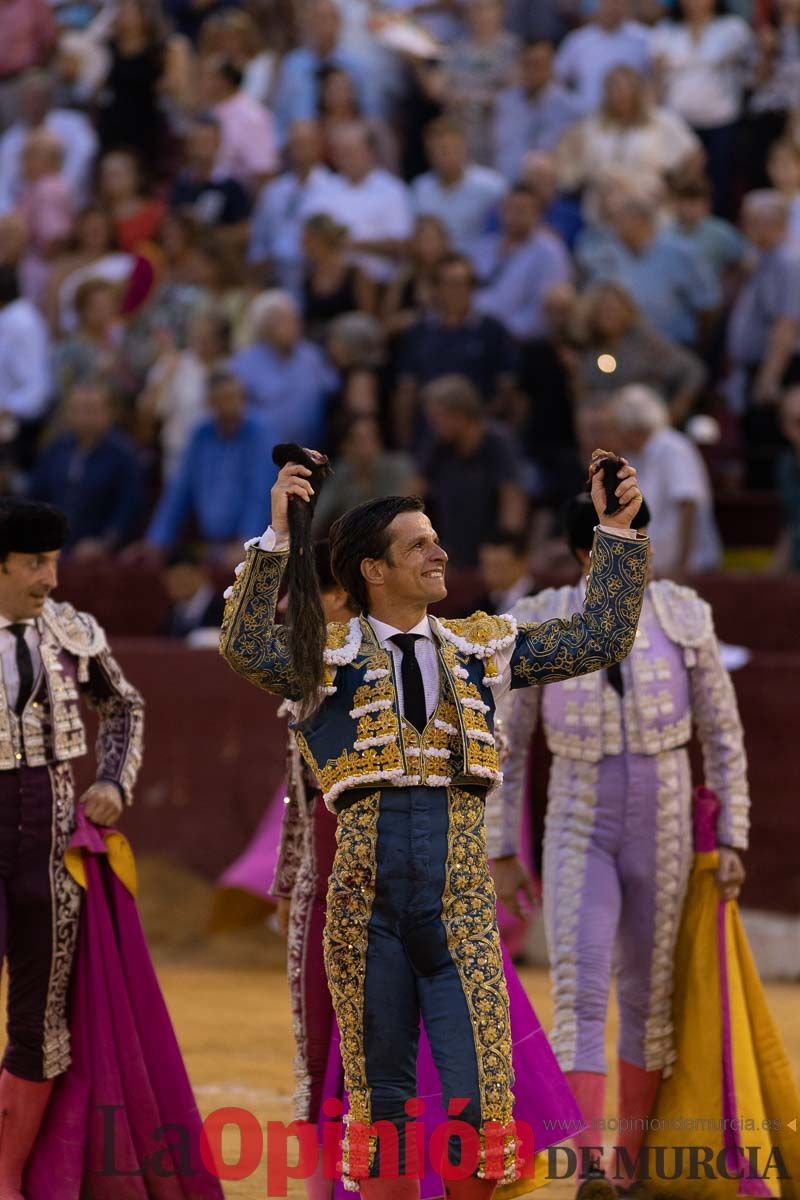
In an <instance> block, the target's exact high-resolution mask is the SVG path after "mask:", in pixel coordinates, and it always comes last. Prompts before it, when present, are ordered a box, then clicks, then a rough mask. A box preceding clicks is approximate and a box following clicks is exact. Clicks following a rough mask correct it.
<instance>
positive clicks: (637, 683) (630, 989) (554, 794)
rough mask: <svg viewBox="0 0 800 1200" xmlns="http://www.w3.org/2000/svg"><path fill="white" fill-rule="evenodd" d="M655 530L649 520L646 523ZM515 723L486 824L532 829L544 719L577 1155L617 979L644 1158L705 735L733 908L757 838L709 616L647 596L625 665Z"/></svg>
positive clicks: (536, 693)
mask: <svg viewBox="0 0 800 1200" xmlns="http://www.w3.org/2000/svg"><path fill="white" fill-rule="evenodd" d="M648 519H649V517H648V514H647V511H646V506H645V505H643V507H642V510H641V513H640V514H639V518H638V519H637V521H636V523H637V524H639V523H640V522H641V523H642V524H646V522H647V520H648ZM566 524H567V533H568V537H569V540H570V543H571V547H572V549H573V552H574V553H575V555H576V557H577V558H578V560H579V561H580V562H581V564H582V565H583V566H584V568H585V566H586V565H587V563H588V552H589V547H590V546H591V538H592V526H593V524H594V517H593V514H592V510H591V502H590V500H589V497H588V496H581V497H578V498H576V499H575V500H574V501H572V502H571V504H570V505H569V506H568V508H567V512H566ZM584 587H585V584H584V581H583V580H582V581H581V582H580V583H579V584H578V585H577V586H575V587H564V588H559V589H550V590H547V591H544V592H541V593H540V594H539V595H537V596H532V597H527V598H525V599H523V600H521V601H519V603H518V604H517V605H516V606H515V608H514V610H513V614H514V616H515V617H516V619H517V620H518V621H546V620H549V619H551V618H553V617H564V616H566V615H568V614H569V613H570V612H572V611H573V609H574V607H575V605H576V604H580V602H581V597H582V595H583V591H584ZM502 716H503V719H504V722H505V724H506V725H507V727H508V728H509V729H513V731H514V736H513V738H512V739H511V740H510V745H509V748H508V751H507V754H506V757H505V759H504V762H503V772H504V782H503V784H502V787H501V789H500V800H501V801H502V803H501V804H499V806H497V808H496V811H494V812H493V814H492V815H491V817H490V818H489V819H488V820H487V824H488V826H489V840H490V842H491V838H492V837H493V836H495V837H506V838H507V837H508V836H509V834H510V828H511V827H513V826H515V825H516V823H517V821H518V819H519V813H520V807H521V805H522V803H523V796H524V791H525V779H526V767H527V758H528V748H529V745H530V740H531V737H532V735H533V732H534V729H535V727H536V723H537V721H538V720H539V719H540V717H541V719H542V721H543V723H544V730H545V734H546V737H547V742H548V746H549V748H550V751H551V752H552V755H553V762H552V768H551V772H550V784H549V799H548V808H547V818H546V823H545V841H544V871H543V876H544V878H543V884H544V918H545V929H546V934H547V943H548V949H549V954H550V964H551V971H552V983H553V992H554V1000H555V1012H554V1027H553V1031H552V1034H551V1037H552V1043H553V1048H554V1050H555V1052H556V1055H557V1057H558V1061H559V1063H560V1065H561V1067H562V1069H563V1070H564V1071H566V1072H567V1078H568V1079H569V1081H570V1084H571V1086H572V1090H573V1093H574V1095H575V1096H576V1098H577V1100H578V1102H579V1104H580V1107H581V1110H582V1112H583V1114H584V1117H585V1118H586V1119H587V1120H588V1122H589V1128H588V1130H587V1132H586V1134H585V1135H584V1136H583V1138H582V1139H579V1141H580V1140H582V1142H583V1144H584V1145H585V1146H594V1145H597V1144H599V1143H598V1129H599V1127H600V1122H601V1119H602V1117H603V1115H604V1111H605V1110H604V1106H605V1082H606V1059H605V1038H604V1031H605V1023H606V1010H607V1007H608V995H609V988H610V983H611V975H612V971H613V969H614V967H615V966H616V969H617V997H618V1002H619V1010H620V1034H619V1046H618V1057H619V1089H620V1092H619V1115H620V1118H628V1119H629V1120H630V1122H631V1128H630V1131H629V1132H627V1133H622V1134H621V1135H620V1138H619V1142H620V1145H624V1146H626V1148H627V1149H628V1151H629V1152H630V1153H632V1156H633V1157H635V1154H636V1151H637V1150H638V1147H639V1145H640V1143H641V1139H642V1133H641V1129H642V1128H643V1127H642V1126H641V1125H640V1126H639V1128H638V1130H637V1128H636V1124H635V1122H636V1121H637V1120H639V1121H641V1120H643V1119H644V1118H646V1117H647V1116H648V1115H649V1113H650V1110H651V1107H652V1104H653V1100H654V1098H655V1094H656V1091H657V1089H658V1083H659V1080H660V1078H661V1076H662V1074H663V1075H668V1074H669V1073H670V1070H671V1067H672V1064H673V1063H674V1061H675V1047H674V1038H673V1026H672V1012H671V1005H672V986H673V956H674V950H675V942H676V938H677V934H678V926H679V923H680V918H681V911H682V908H683V901H684V895H685V892H686V886H687V882H688V878H689V872H690V869H691V866H692V861H693V854H694V851H693V840H692V810H691V798H692V785H691V776H690V766H689V756H688V751H687V746H688V743H689V740H690V738H691V736H692V731H693V729H694V731H695V732H696V733H697V735H698V737H699V739H700V742H701V745H702V749H703V758H704V768H705V782H706V784H707V786H708V787H710V788H711V789H713V791H714V792H716V794H717V795H718V796H719V798H720V800H721V802H722V812H721V816H720V821H719V826H718V830H719V840H720V843H721V851H720V853H721V861H720V875H719V883H720V887H721V888H722V889H723V894H726V895H727V894H731V895H734V894H736V892H738V888H739V886H740V884H741V882H742V880H743V878H744V870H743V867H742V863H741V860H740V858H739V855H738V851H739V850H744V849H746V847H747V837H748V824H749V822H748V809H749V799H748V787H747V775H746V759H745V753H744V746H743V739H742V727H741V723H740V721H739V713H738V709H737V705H736V697H735V694H734V691H733V687H732V684H731V681H730V677H729V675H728V673H727V671H726V670H725V668H724V666H723V664H722V662H721V659H720V652H719V645H718V643H717V639H716V636H715V633H714V624H713V619H712V615H711V610H710V609H709V607H708V605H707V604H706V603H705V601H703V600H702V599H701V598H700V597H699V596H698V595H697V594H696V593H695V592H693V591H692V590H690V589H689V588H685V587H679V586H677V585H676V584H674V583H672V582H671V581H669V580H660V581H656V582H651V583H649V584H648V587H647V590H646V593H645V600H644V606H643V608H642V615H641V619H640V621H639V628H638V631H637V634H636V639H635V642H634V647H633V650H632V651H631V654H630V656H629V657H628V658H627V659H625V660H624V661H623V662H622V663H621V664H619V665H618V666H617V667H615V668H614V667H612V668H610V669H609V670H607V671H601V672H597V673H596V674H594V675H586V676H583V677H582V678H579V679H569V680H566V681H564V682H561V683H555V684H550V685H548V686H547V687H546V688H545V689H543V690H541V691H540V690H539V689H538V688H530V689H527V690H525V691H519V692H515V693H514V694H513V696H510V697H509V700H508V703H507V704H506V705H505V706H504V709H503V711H502ZM509 823H510V825H509ZM615 947H616V952H617V958H616V960H615V957H614V955H615ZM620 1128H622V1125H620ZM593 1173H594V1172H593ZM596 1173H597V1176H598V1178H597V1179H592V1180H591V1185H590V1184H589V1183H588V1182H587V1184H585V1185H584V1187H585V1188H586V1195H587V1196H588V1195H591V1196H592V1197H595V1198H596V1200H605V1198H606V1197H613V1196H615V1195H618V1194H630V1195H637V1196H638V1195H642V1196H645V1195H649V1194H650V1193H649V1192H647V1191H646V1189H645V1188H644V1185H643V1184H640V1183H635V1182H634V1181H633V1180H632V1179H628V1178H626V1179H625V1180H624V1181H623V1190H621V1191H615V1189H614V1187H612V1186H611V1184H610V1182H608V1181H605V1180H602V1173H601V1169H600V1167H599V1165H598V1166H597V1168H596ZM628 1189H629V1190H628Z"/></svg>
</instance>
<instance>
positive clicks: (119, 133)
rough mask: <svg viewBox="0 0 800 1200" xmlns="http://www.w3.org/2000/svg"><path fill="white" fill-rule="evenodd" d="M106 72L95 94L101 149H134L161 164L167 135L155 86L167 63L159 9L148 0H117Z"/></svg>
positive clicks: (149, 159) (151, 163)
mask: <svg viewBox="0 0 800 1200" xmlns="http://www.w3.org/2000/svg"><path fill="white" fill-rule="evenodd" d="M109 49H110V52H111V58H110V65H109V69H108V74H107V76H106V78H105V80H104V82H103V86H102V88H101V90H100V92H99V93H98V101H97V103H98V113H97V116H98V133H99V135H100V144H101V145H102V147H103V150H116V149H125V150H134V151H135V152H136V153H137V154H138V156H139V160H140V161H141V162H146V163H149V164H150V165H151V166H152V167H155V166H156V165H158V164H160V162H161V156H162V153H163V149H164V139H165V136H166V122H165V120H164V115H163V112H162V110H161V105H160V99H159V89H160V87H161V85H162V83H163V81H164V78H165V71H166V66H167V58H166V38H165V34H164V28H163V24H162V21H161V18H160V10H159V8H158V7H157V6H156V5H152V4H149V3H147V0H121V2H120V3H119V4H118V5H117V7H116V9H115V11H114V25H113V33H112V37H111V42H110V46H109Z"/></svg>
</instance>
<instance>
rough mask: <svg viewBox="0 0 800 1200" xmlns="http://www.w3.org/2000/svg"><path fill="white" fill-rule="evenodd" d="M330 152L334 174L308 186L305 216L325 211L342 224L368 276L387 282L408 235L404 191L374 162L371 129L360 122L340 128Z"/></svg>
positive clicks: (409, 221) (408, 208)
mask: <svg viewBox="0 0 800 1200" xmlns="http://www.w3.org/2000/svg"><path fill="white" fill-rule="evenodd" d="M332 151H333V158H334V165H335V167H336V171H337V174H335V175H329V176H327V177H326V178H324V179H322V180H320V181H319V182H318V183H317V184H316V185H315V186H314V187H313V188H312V189H310V191H309V193H308V195H307V198H306V200H305V203H304V205H303V214H304V216H306V217H311V216H314V215H315V214H316V213H327V214H328V216H329V217H333V219H334V220H335V221H337V222H338V223H339V224H340V225H344V226H345V227H346V228H347V230H348V231H349V234H350V248H351V250H352V251H353V253H354V261H355V262H356V263H358V265H359V266H360V267H361V268H362V270H363V271H364V272H365V274H367V275H368V276H369V277H370V278H371V279H374V280H375V281H376V282H377V283H386V282H387V281H388V280H389V279H391V278H392V276H393V275H394V273H395V269H396V262H397V259H398V258H399V256H400V254H401V252H402V250H403V247H404V245H405V242H406V240H407V238H408V237H409V236H410V234H411V225H412V218H411V205H410V201H409V195H408V189H407V188H406V186H405V184H403V183H401V181H400V180H399V179H397V178H395V176H394V175H390V174H389V172H388V171H384V170H383V169H382V168H381V167H378V166H376V164H375V152H374V148H373V145H372V139H371V137H370V132H369V129H368V128H367V126H366V125H364V124H363V123H359V122H357V121H356V122H353V123H352V124H351V125H344V126H340V127H339V128H338V129H337V130H336V133H335V135H334V137H333V142H332Z"/></svg>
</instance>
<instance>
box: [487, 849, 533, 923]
mask: <svg viewBox="0 0 800 1200" xmlns="http://www.w3.org/2000/svg"><path fill="white" fill-rule="evenodd" d="M489 866H490V867H491V871H492V878H493V879H494V890H495V891H496V892H497V899H498V900H500V901H502V903H503V904H505V906H506V908H507V909H508V911H509V912H510V913H513V914H514V916H515V917H524V916H525V911H524V910H523V907H522V905H521V904H520V892H522V893H523V894H524V895H525V897H526V899H527V900H528V904H529V905H530V906H531V907H533V905H534V904H535V903H536V897H535V896H534V894H533V882H532V881H531V877H530V873H529V871H528V868H527V867H526V866H525V864H524V862H523V861H522V859H521V858H520V857H519V856H518V855H516V854H508V855H506V856H505V857H503V858H493V859H492V860H491V862H490V863H489Z"/></svg>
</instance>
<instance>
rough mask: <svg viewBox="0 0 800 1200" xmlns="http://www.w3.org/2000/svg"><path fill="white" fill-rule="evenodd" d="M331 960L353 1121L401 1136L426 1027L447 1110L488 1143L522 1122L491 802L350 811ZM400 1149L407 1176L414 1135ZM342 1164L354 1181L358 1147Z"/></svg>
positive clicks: (335, 888)
mask: <svg viewBox="0 0 800 1200" xmlns="http://www.w3.org/2000/svg"><path fill="white" fill-rule="evenodd" d="M325 957H326V970H327V974H328V980H329V985H330V988H331V994H332V997H333V1002H334V1008H335V1011H336V1016H337V1020H338V1022H339V1028H340V1031H341V1039H342V1059H343V1064H344V1071H345V1085H346V1087H347V1090H348V1093H349V1098H350V1111H351V1116H352V1119H353V1120H357V1121H362V1122H364V1123H365V1124H366V1125H371V1124H372V1123H373V1122H375V1121H389V1122H391V1123H392V1124H393V1125H395V1126H396V1127H397V1128H398V1130H399V1131H400V1133H401V1134H402V1130H403V1126H404V1124H405V1122H406V1120H407V1119H408V1117H407V1114H406V1110H405V1104H406V1101H407V1100H410V1099H412V1098H414V1097H415V1096H416V1058H417V1043H418V1039H419V1022H420V1016H421V1017H422V1019H423V1020H424V1022H425V1030H426V1033H427V1036H428V1040H429V1042H430V1046H431V1052H432V1054H433V1058H434V1062H435V1063H436V1068H437V1071H438V1073H439V1077H440V1081H441V1085H442V1097H443V1100H444V1103H445V1105H447V1104H448V1103H449V1102H450V1101H451V1100H458V1101H460V1103H459V1104H458V1106H457V1110H458V1119H459V1120H461V1121H465V1122H467V1123H468V1124H469V1125H471V1126H473V1127H474V1128H475V1129H476V1130H478V1131H479V1132H480V1131H482V1129H483V1126H484V1124H485V1123H486V1122H487V1121H492V1122H499V1123H501V1124H503V1125H506V1124H507V1123H508V1122H509V1121H510V1120H511V1110H512V1104H513V1098H512V1092H511V1085H512V1082H513V1076H512V1070H511V1037H510V1026H509V1017H508V997H507V993H506V987H505V977H504V974H503V965H502V956H501V950H500V939H499V936H498V932H497V923H496V920H495V894H494V887H493V885H492V881H491V877H490V875H489V871H488V866H487V863H486V846H485V836H484V829H483V794H482V793H481V792H480V791H477V790H476V791H467V790H460V789H457V788H448V789H445V788H422V787H420V788H387V789H385V790H383V791H382V792H375V793H372V794H371V795H367V796H359V798H358V799H357V800H355V802H354V803H352V804H351V805H349V806H348V807H345V808H344V809H343V810H342V811H341V812H340V814H339V822H338V829H337V852H336V858H335V860H334V866H333V872H332V875H331V881H330V888H329V892H328V917H327V925H326V930H325ZM481 1144H483V1143H481ZM400 1145H401V1170H402V1145H403V1138H402V1136H401V1137H400ZM457 1159H458V1155H457V1154H456V1161H457ZM343 1165H344V1172H345V1174H347V1166H348V1163H347V1146H346V1145H345V1156H344V1164H343ZM378 1169H379V1154H378V1153H376V1154H375V1155H374V1157H373V1159H372V1163H371V1173H372V1174H375V1173H377V1171H378ZM478 1174H480V1167H479V1169H478Z"/></svg>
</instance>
